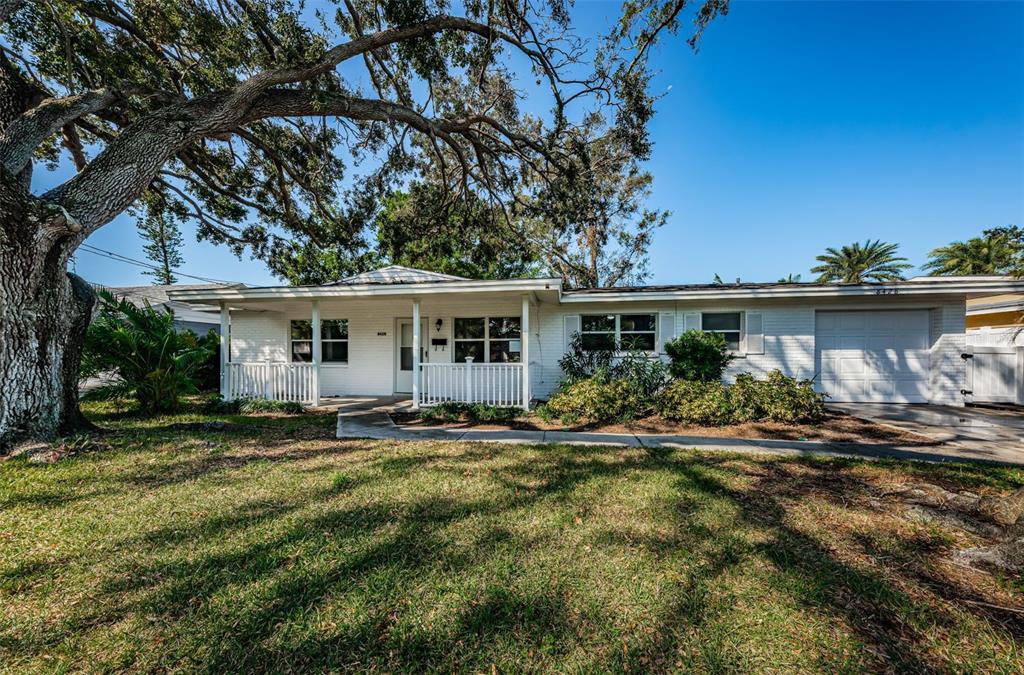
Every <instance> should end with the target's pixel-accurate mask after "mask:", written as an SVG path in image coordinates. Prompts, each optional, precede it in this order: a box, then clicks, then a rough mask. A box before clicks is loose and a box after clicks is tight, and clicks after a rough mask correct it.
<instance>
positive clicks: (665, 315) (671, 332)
mask: <svg viewBox="0 0 1024 675" xmlns="http://www.w3.org/2000/svg"><path fill="white" fill-rule="evenodd" d="M675 337H676V315H675V314H674V313H673V312H662V313H661V314H659V315H658V343H657V345H655V351H656V352H658V353H659V354H664V353H665V343H666V342H671V341H672V340H674V339H675Z"/></svg>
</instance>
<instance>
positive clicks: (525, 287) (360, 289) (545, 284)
mask: <svg viewBox="0 0 1024 675" xmlns="http://www.w3.org/2000/svg"><path fill="white" fill-rule="evenodd" d="M536 291H556V292H558V293H561V291H562V280H561V279H554V278H551V279H510V280H506V279H485V280H480V279H468V280H466V281H434V282H427V283H413V284H354V285H347V284H346V285H335V286H267V287H264V288H252V287H248V288H215V289H202V290H180V291H171V292H170V293H169V294H168V295H169V297H170V298H171V299H172V300H177V301H179V302H196V303H203V302H206V303H211V302H212V303H216V302H230V301H243V300H289V299H296V298H299V299H301V298H348V297H365V296H389V295H435V294H441V293H478V292H511V293H515V292H519V293H529V292H536Z"/></svg>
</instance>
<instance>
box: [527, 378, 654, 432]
mask: <svg viewBox="0 0 1024 675" xmlns="http://www.w3.org/2000/svg"><path fill="white" fill-rule="evenodd" d="M546 408H547V411H548V412H550V413H551V414H552V415H554V416H555V417H557V418H559V419H560V420H561V421H562V422H563V423H564V424H576V423H578V422H582V421H588V422H625V421H628V420H632V419H637V418H640V417H644V416H646V415H648V414H650V413H651V412H652V409H653V400H652V399H651V398H650V397H646V396H643V395H642V393H641V392H640V391H639V390H638V388H637V387H635V386H634V384H633V383H631V382H630V381H629V380H624V379H611V378H608V377H602V376H601V374H600V373H599V374H598V375H596V376H594V377H591V378H587V379H585V380H580V381H579V382H574V383H572V384H569V385H566V386H564V387H562V388H561V389H560V390H559V391H558V393H556V394H555V395H554V396H552V397H551V400H549V401H548V402H547V406H546Z"/></svg>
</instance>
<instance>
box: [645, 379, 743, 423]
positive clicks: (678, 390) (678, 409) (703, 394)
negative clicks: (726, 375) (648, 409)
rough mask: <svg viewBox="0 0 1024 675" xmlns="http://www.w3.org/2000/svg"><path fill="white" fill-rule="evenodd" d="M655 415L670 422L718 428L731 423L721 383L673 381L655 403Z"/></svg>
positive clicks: (727, 391)
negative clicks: (656, 412)
mask: <svg viewBox="0 0 1024 675" xmlns="http://www.w3.org/2000/svg"><path fill="white" fill-rule="evenodd" d="M655 406H656V408H657V411H658V414H660V415H661V416H662V417H664V418H665V419H667V420H671V421H673V422H682V423H683V424H693V425H697V426H709V427H717V426H722V425H725V424H729V423H731V422H732V421H733V417H732V402H731V401H730V398H729V389H728V387H726V386H725V385H724V384H722V383H721V382H717V381H714V382H702V381H700V380H676V381H675V382H673V383H672V384H670V385H668V386H667V387H665V390H664V391H662V392H661V394H660V395H659V396H658V398H657V401H656V402H655Z"/></svg>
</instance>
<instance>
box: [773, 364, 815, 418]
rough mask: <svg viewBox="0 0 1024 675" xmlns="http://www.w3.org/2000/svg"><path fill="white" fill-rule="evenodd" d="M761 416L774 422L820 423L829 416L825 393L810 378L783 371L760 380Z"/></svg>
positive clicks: (776, 371) (775, 372)
mask: <svg viewBox="0 0 1024 675" xmlns="http://www.w3.org/2000/svg"><path fill="white" fill-rule="evenodd" d="M757 385H758V386H757V387H756V391H757V393H758V406H759V407H760V409H761V417H760V419H763V420H768V421H770V422H790V423H792V422H817V421H818V420H820V419H821V418H823V417H824V416H825V395H824V394H820V393H818V392H816V391H814V384H813V383H812V382H811V381H810V380H795V379H793V378H792V377H787V376H785V375H783V374H782V372H781V371H779V370H773V371H772V372H770V373H768V378H767V379H766V380H762V381H759V382H758V383H757Z"/></svg>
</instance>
